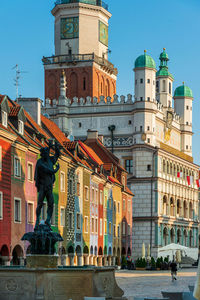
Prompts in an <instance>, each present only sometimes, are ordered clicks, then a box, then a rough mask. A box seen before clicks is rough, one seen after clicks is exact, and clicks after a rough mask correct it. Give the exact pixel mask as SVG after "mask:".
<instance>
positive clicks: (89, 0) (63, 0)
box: [55, 0, 108, 10]
mask: <svg viewBox="0 0 200 300" xmlns="http://www.w3.org/2000/svg"><path fill="white" fill-rule="evenodd" d="M69 3H86V4H91V5H96V6H101V7H103V8H105V9H106V10H108V4H106V3H105V2H103V1H101V0H57V1H56V2H55V6H56V5H59V4H69Z"/></svg>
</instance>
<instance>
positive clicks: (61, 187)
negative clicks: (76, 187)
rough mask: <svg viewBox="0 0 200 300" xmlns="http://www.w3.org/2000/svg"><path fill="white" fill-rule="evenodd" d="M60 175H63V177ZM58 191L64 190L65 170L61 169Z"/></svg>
mask: <svg viewBox="0 0 200 300" xmlns="http://www.w3.org/2000/svg"><path fill="white" fill-rule="evenodd" d="M62 176H64V178H63V179H61V178H62ZM60 191H61V192H62V193H63V192H65V172H63V171H61V172H60Z"/></svg>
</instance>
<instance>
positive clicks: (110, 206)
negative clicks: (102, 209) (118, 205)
mask: <svg viewBox="0 0 200 300" xmlns="http://www.w3.org/2000/svg"><path fill="white" fill-rule="evenodd" d="M109 208H110V209H111V208H112V199H111V198H109Z"/></svg>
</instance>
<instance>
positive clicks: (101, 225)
mask: <svg viewBox="0 0 200 300" xmlns="http://www.w3.org/2000/svg"><path fill="white" fill-rule="evenodd" d="M100 235H103V222H102V219H100Z"/></svg>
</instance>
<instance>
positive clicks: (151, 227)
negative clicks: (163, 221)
mask: <svg viewBox="0 0 200 300" xmlns="http://www.w3.org/2000/svg"><path fill="white" fill-rule="evenodd" d="M155 148H156V150H155V151H153V155H152V177H151V225H150V256H151V250H152V241H153V237H152V235H153V181H154V180H153V178H154V173H155V163H154V158H155V154H156V153H157V149H158V147H155Z"/></svg>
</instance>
